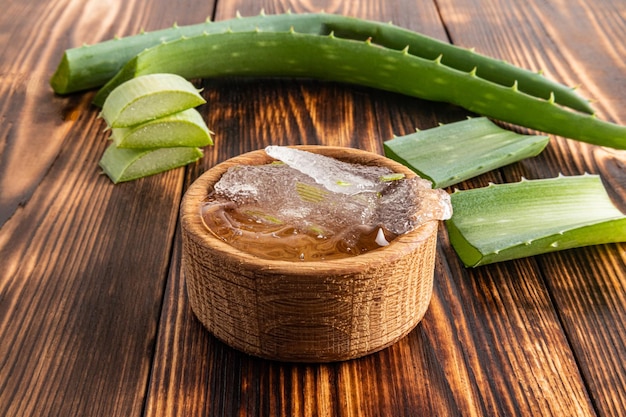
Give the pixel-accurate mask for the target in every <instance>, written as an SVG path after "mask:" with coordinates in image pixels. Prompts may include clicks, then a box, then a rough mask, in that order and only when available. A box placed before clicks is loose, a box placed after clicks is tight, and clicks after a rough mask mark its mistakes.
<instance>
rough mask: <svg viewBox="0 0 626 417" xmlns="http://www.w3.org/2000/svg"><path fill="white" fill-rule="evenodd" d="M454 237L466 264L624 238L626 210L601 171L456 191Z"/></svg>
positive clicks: (450, 222)
mask: <svg viewBox="0 0 626 417" xmlns="http://www.w3.org/2000/svg"><path fill="white" fill-rule="evenodd" d="M450 197H451V202H452V208H453V214H452V218H451V219H449V220H447V221H446V227H447V229H448V233H449V236H450V242H451V243H452V246H453V247H454V249H455V251H456V252H457V254H458V255H459V258H460V259H461V261H462V262H463V264H464V265H466V266H472V267H475V266H479V265H486V264H490V263H494V262H501V261H506V260H511V259H517V258H523V257H527V256H533V255H539V254H543V253H548V252H554V251H558V250H564V249H571V248H576V247H581V246H588V245H598V244H604V243H614V242H624V241H626V216H624V214H623V213H622V212H621V211H620V210H619V209H618V208H617V207H616V206H615V205H614V204H613V202H612V201H611V199H610V197H609V196H608V194H607V192H606V190H605V188H604V186H603V184H602V181H601V179H600V177H599V176H597V175H579V176H569V177H568V176H559V177H557V178H550V179H541V180H522V181H521V182H517V183H512V184H500V185H493V184H491V185H489V186H488V187H484V188H478V189H472V190H464V191H456V192H454V193H453V194H451V196H450Z"/></svg>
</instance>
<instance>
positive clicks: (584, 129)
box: [94, 31, 626, 149]
mask: <svg viewBox="0 0 626 417" xmlns="http://www.w3.org/2000/svg"><path fill="white" fill-rule="evenodd" d="M190 57H195V58H194V59H191V58H190ZM364 68H367V70H364ZM159 72H171V73H176V74H179V75H181V76H183V77H185V78H188V79H191V78H210V77H220V76H234V75H237V76H294V77H312V78H318V79H322V80H331V81H338V82H346V83H353V84H360V85H364V86H368V87H373V88H379V89H383V90H388V91H393V92H398V93H402V94H406V95H409V96H414V97H420V98H424V99H428V100H434V101H444V102H449V103H452V104H456V105H458V106H461V107H464V108H466V109H468V110H470V111H473V112H475V113H478V114H480V115H483V116H487V117H491V118H493V119H497V120H502V121H505V122H508V123H512V124H516V125H520V126H525V127H528V128H531V129H535V130H538V131H542V132H547V133H553V134H557V135H560V136H564V137H567V138H571V139H577V140H581V141H584V142H589V143H593V144H596V145H602V146H609V147H613V148H617V149H625V148H626V127H624V126H620V125H617V124H614V123H610V122H605V121H602V120H600V119H598V118H596V117H594V116H593V115H587V114H583V113H579V112H574V111H571V110H568V109H566V108H563V107H561V106H557V105H556V104H555V103H554V101H552V100H543V99H540V98H537V97H534V96H530V95H528V94H524V93H522V92H521V91H519V90H518V88H517V85H516V84H514V85H513V86H511V87H503V86H501V85H498V84H495V83H492V82H490V81H487V80H484V79H482V78H480V77H478V76H477V75H476V73H475V72H474V71H470V72H463V71H459V70H456V69H453V68H450V67H447V66H445V65H443V64H442V63H441V60H440V59H439V58H437V59H435V60H428V59H424V58H420V57H417V56H414V55H411V54H409V53H408V52H407V51H406V50H402V51H400V50H391V49H387V48H383V47H380V46H376V45H373V44H372V43H370V42H367V41H366V42H361V41H354V40H346V39H339V38H336V37H335V36H332V35H330V36H318V35H308V34H301V33H295V32H293V31H290V32H287V33H277V32H258V31H255V32H230V33H223V34H211V35H200V36H196V37H191V38H185V39H179V40H176V41H172V42H167V43H163V44H160V45H158V46H155V47H152V48H149V49H147V50H145V51H143V52H142V53H140V54H139V55H137V56H136V57H135V58H133V59H132V60H131V61H129V62H128V63H127V64H126V65H125V66H124V67H123V68H122V70H121V71H120V72H119V73H118V74H117V75H116V76H115V77H114V78H113V79H112V80H111V81H110V82H109V83H107V84H106V85H105V86H104V87H103V88H102V89H101V90H100V91H99V92H98V94H97V95H96V97H95V100H94V102H95V103H96V104H100V103H102V101H103V100H104V99H105V98H106V96H107V94H108V92H109V91H111V90H112V89H113V88H115V87H116V86H117V85H119V84H120V83H122V82H124V81H127V80H129V79H131V78H133V77H138V76H141V75H145V74H149V73H159Z"/></svg>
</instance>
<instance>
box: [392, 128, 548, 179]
mask: <svg viewBox="0 0 626 417" xmlns="http://www.w3.org/2000/svg"><path fill="white" fill-rule="evenodd" d="M549 141H550V138H549V137H548V136H536V135H521V134H519V133H516V132H513V131H510V130H506V129H503V128H501V127H499V126H497V125H496V124H494V123H493V122H492V121H490V120H489V119H487V118H485V117H476V118H471V119H467V120H462V121H459V122H455V123H450V124H446V125H441V126H439V127H435V128H432V129H427V130H422V131H419V132H416V133H412V134H409V135H404V136H398V137H395V138H393V139H391V140H388V141H386V142H384V144H383V146H384V149H385V155H386V156H387V157H388V158H391V159H393V160H396V161H398V162H400V163H401V164H403V165H406V166H407V167H409V168H411V169H412V170H413V171H415V172H416V173H417V174H419V176H420V177H423V178H427V179H429V180H430V181H431V182H432V183H433V187H434V188H445V187H448V186H450V185H454V184H457V183H459V182H461V181H465V180H466V179H469V178H472V177H475V176H477V175H480V174H483V173H485V172H488V171H491V170H493V169H497V168H500V167H502V166H505V165H508V164H511V163H513V162H517V161H519V160H521V159H524V158H529V157H532V156H536V155H538V154H539V153H540V152H541V151H542V150H543V149H544V148H545V147H546V145H547V144H548V142H549Z"/></svg>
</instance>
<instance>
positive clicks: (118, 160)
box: [100, 144, 202, 184]
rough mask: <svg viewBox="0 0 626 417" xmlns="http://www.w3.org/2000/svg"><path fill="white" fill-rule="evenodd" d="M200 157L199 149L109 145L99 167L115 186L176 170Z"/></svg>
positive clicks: (200, 151)
mask: <svg viewBox="0 0 626 417" xmlns="http://www.w3.org/2000/svg"><path fill="white" fill-rule="evenodd" d="M201 157H202V150H201V149H199V148H192V147H179V148H157V149H122V148H118V147H116V146H115V145H114V144H111V145H109V147H108V148H107V149H106V150H105V151H104V154H103V155H102V158H101V159H100V167H101V168H102V169H103V170H104V173H105V174H107V176H108V177H109V178H110V179H111V181H113V183H114V184H117V183H120V182H124V181H130V180H134V179H137V178H141V177H147V176H148V175H153V174H158V173H160V172H164V171H167V170H170V169H173V168H178V167H181V166H184V165H187V164H189V163H191V162H194V161H197V160H198V159H200V158H201Z"/></svg>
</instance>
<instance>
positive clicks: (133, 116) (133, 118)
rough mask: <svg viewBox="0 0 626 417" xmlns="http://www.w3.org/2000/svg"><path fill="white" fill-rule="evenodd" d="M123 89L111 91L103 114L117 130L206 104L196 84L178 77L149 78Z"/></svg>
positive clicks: (159, 76)
mask: <svg viewBox="0 0 626 417" xmlns="http://www.w3.org/2000/svg"><path fill="white" fill-rule="evenodd" d="M119 87H123V88H119ZM119 87H118V88H115V89H114V90H113V91H111V94H109V96H108V97H107V99H106V101H105V102H104V104H103V106H102V112H101V115H102V118H103V119H104V120H105V121H106V122H107V124H108V125H109V126H110V127H114V128H118V127H129V126H134V125H137V124H140V123H143V122H145V121H148V120H153V119H158V118H160V117H164V116H168V115H170V114H173V113H178V112H181V111H184V110H187V109H190V108H193V107H197V106H199V105H201V104H204V103H205V102H206V101H205V100H204V99H203V98H202V96H201V95H200V93H199V92H198V90H197V89H196V88H195V87H194V85H193V84H191V83H190V82H189V81H187V80H186V79H184V78H182V77H180V76H178V75H175V74H149V75H145V76H143V77H137V78H133V79H130V80H128V81H126V82H125V83H123V84H122V85H120V86H119Z"/></svg>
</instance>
